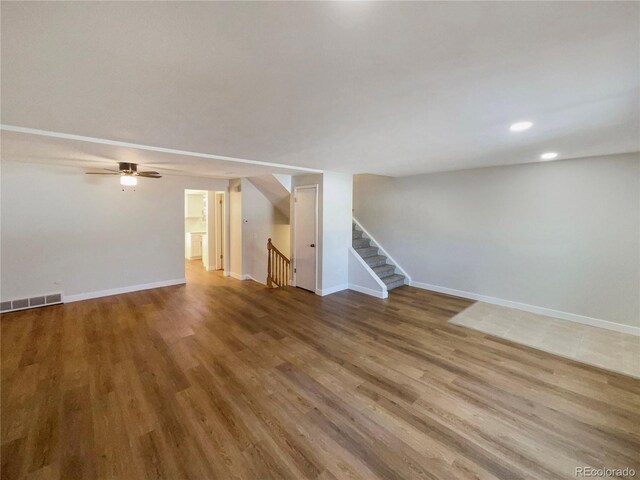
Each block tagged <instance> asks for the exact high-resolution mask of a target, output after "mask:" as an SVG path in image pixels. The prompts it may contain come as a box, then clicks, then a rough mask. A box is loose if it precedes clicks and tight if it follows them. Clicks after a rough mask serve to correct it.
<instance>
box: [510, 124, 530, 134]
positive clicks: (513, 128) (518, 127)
mask: <svg viewBox="0 0 640 480" xmlns="http://www.w3.org/2000/svg"><path fill="white" fill-rule="evenodd" d="M532 125H533V123H531V122H516V123H514V124H513V125H511V126H510V127H509V130H511V131H512V132H524V131H525V130H528V129H530V128H531V126H532Z"/></svg>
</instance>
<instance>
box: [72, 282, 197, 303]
mask: <svg viewBox="0 0 640 480" xmlns="http://www.w3.org/2000/svg"><path fill="white" fill-rule="evenodd" d="M185 283H187V280H186V279H184V278H176V279H174V280H163V281H162V282H153V283H143V284H142V285H131V286H129V287H120V288H111V289H109V290H98V291H95V292H87V293H77V294H75V295H63V297H62V298H63V302H64V303H71V302H80V301H82V300H90V299H92V298H100V297H108V296H110V295H120V294H123V293H130V292H139V291H140V290H150V289H152V288H162V287H171V286H173V285H183V284H185Z"/></svg>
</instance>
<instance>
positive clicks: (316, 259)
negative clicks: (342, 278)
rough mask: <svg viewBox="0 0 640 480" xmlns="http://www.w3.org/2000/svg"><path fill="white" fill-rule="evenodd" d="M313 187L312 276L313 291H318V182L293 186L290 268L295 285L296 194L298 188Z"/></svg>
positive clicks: (296, 261) (292, 283)
mask: <svg viewBox="0 0 640 480" xmlns="http://www.w3.org/2000/svg"><path fill="white" fill-rule="evenodd" d="M311 188H312V189H314V190H315V192H316V198H315V200H316V208H315V212H314V213H315V217H316V219H315V239H316V242H315V244H316V248H314V250H315V270H316V271H315V278H314V280H315V281H314V293H315V292H317V291H318V249H319V248H320V247H319V243H318V190H319V188H318V184H317V183H316V184H314V185H300V186H297V187H293V215H292V216H293V230H292V232H291V234H292V238H293V241H292V243H293V249H292V252H293V255H292V257H293V262H292V263H293V268H292V270H291V277H292V278H291V285H293V286H294V287H297V282H296V275H297V273H296V265H297V263H298V259H297V258H296V252H297V248H296V246H297V243H296V223H297V217H296V214H297V213H296V209H297V205H296V203H297V194H298V190H304V189H311Z"/></svg>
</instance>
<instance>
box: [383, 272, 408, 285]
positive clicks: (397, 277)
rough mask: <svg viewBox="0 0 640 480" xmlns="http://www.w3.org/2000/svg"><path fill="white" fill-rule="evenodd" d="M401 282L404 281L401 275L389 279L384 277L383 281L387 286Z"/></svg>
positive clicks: (391, 276) (395, 274) (394, 275)
mask: <svg viewBox="0 0 640 480" xmlns="http://www.w3.org/2000/svg"><path fill="white" fill-rule="evenodd" d="M400 280H404V275H399V274H397V273H394V274H393V275H389V276H388V277H384V278H383V279H382V281H383V282H384V283H386V284H389V283H394V282H398V281H400Z"/></svg>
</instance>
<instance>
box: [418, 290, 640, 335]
mask: <svg viewBox="0 0 640 480" xmlns="http://www.w3.org/2000/svg"><path fill="white" fill-rule="evenodd" d="M411 286H412V287H416V288H423V289H425V290H432V291H434V292H440V293H446V294H448V295H455V296H457V297H463V298H468V299H470V300H478V301H481V302H485V303H491V304H493V305H500V306H502V307H510V308H516V309H518V310H524V311H525V312H531V313H537V314H539V315H547V316H549V317H555V318H560V319H562V320H568V321H570V322H576V323H582V324H584V325H591V326H592V327H598V328H605V329H607V330H614V331H616V332H621V333H628V334H630V335H636V336H640V327H633V326H631V325H623V324H621V323H615V322H610V321H608V320H601V319H599V318H592V317H586V316H584V315H578V314H576V313H569V312H562V311H560V310H553V309H551V308H546V307H538V306H536V305H529V304H526V303H520V302H513V301H511V300H504V299H502V298H495V297H489V296H486V295H480V294H478V293H472V292H465V291H463V290H455V289H453V288H447V287H441V286H438V285H430V284H428V283H421V282H411Z"/></svg>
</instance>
